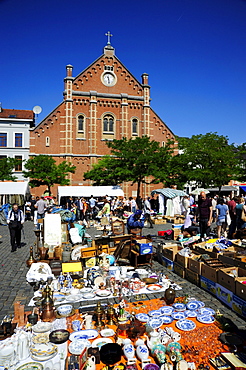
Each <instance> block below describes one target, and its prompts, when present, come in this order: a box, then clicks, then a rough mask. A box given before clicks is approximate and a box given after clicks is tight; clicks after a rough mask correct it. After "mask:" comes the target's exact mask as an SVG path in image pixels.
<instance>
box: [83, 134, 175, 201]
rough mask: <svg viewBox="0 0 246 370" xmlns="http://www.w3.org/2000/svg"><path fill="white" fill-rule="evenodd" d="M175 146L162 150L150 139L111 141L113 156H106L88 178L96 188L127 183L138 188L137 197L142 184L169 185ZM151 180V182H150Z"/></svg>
mask: <svg viewBox="0 0 246 370" xmlns="http://www.w3.org/2000/svg"><path fill="white" fill-rule="evenodd" d="M172 144H173V143H172V142H169V143H168V144H167V145H166V146H165V147H160V145H159V142H157V141H155V140H150V138H149V137H147V136H143V137H136V138H135V139H133V138H131V139H129V140H128V139H126V138H125V137H124V138H122V139H120V140H116V139H115V140H113V141H107V142H106V145H107V146H108V148H110V149H111V155H108V156H104V157H103V158H102V159H101V160H100V161H99V162H98V163H97V164H95V165H94V166H93V168H92V169H91V170H90V171H88V172H86V173H84V178H85V179H89V180H92V181H94V184H95V185H116V184H120V183H122V182H125V181H131V183H132V184H137V197H139V195H140V185H141V184H142V183H158V182H165V181H166V179H168V176H169V163H170V159H171V155H172ZM150 177H151V178H150Z"/></svg>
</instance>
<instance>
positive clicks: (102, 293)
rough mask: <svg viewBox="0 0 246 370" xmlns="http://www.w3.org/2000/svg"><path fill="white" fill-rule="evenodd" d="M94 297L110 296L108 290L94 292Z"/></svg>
mask: <svg viewBox="0 0 246 370" xmlns="http://www.w3.org/2000/svg"><path fill="white" fill-rule="evenodd" d="M96 295H98V297H108V296H109V295H111V292H110V290H106V289H105V290H100V289H99V290H97V291H96Z"/></svg>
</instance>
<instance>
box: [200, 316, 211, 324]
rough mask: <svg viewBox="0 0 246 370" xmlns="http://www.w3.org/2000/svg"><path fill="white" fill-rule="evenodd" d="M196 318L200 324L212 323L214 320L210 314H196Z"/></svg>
mask: <svg viewBox="0 0 246 370" xmlns="http://www.w3.org/2000/svg"><path fill="white" fill-rule="evenodd" d="M196 319H197V321H200V322H201V323H202V324H213V322H215V318H214V317H213V316H212V315H198V316H197V318H196Z"/></svg>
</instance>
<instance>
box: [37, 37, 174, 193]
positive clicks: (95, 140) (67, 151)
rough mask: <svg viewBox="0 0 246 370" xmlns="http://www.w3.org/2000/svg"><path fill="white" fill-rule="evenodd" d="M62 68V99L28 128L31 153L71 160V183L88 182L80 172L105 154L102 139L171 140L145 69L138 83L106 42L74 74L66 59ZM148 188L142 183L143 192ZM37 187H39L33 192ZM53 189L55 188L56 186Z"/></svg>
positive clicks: (127, 189) (128, 189) (127, 190)
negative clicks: (154, 106) (153, 102)
mask: <svg viewBox="0 0 246 370" xmlns="http://www.w3.org/2000/svg"><path fill="white" fill-rule="evenodd" d="M66 71H67V75H66V77H65V79H64V84H65V86H64V93H63V95H64V100H63V102H62V103H61V104H60V105H58V107H56V108H55V109H54V110H53V111H52V112H51V113H50V114H49V115H48V116H47V117H46V118H45V119H44V120H43V121H42V122H41V123H39V124H38V125H37V126H36V127H35V128H34V129H33V130H31V134H30V155H38V154H49V155H52V156H53V157H54V158H55V159H56V161H57V163H60V162H61V161H63V160H64V159H66V160H68V161H70V162H71V163H72V164H73V165H76V167H77V169H76V173H75V174H71V175H70V181H71V185H90V182H89V181H83V173H84V172H86V171H88V170H89V169H90V168H91V166H92V164H93V163H95V162H96V161H98V159H99V158H100V157H101V156H103V155H105V154H109V149H108V148H107V146H106V144H105V140H106V139H109V140H110V139H114V138H115V139H120V138H122V137H123V136H125V137H127V138H130V137H134V136H137V135H138V136H142V135H148V136H150V138H151V139H153V140H156V141H159V142H160V143H161V145H165V144H164V143H165V142H166V141H167V140H168V139H171V140H175V137H174V134H173V133H172V131H171V130H170V129H169V128H168V127H167V126H166V124H165V123H164V122H163V121H162V120H161V118H160V117H159V116H158V115H157V114H156V113H155V112H154V111H153V109H152V108H151V107H150V86H149V85H148V75H147V74H146V73H144V74H143V75H142V82H141V83H140V82H139V81H138V80H137V79H136V78H135V77H134V76H133V75H132V74H131V72H129V71H128V69H127V68H126V67H125V66H124V65H123V64H122V63H121V62H120V60H119V59H118V58H117V57H116V56H115V50H114V48H113V47H112V46H111V45H110V44H109V43H108V44H107V46H105V48H104V53H103V55H102V56H100V57H99V58H98V59H97V60H96V61H95V62H93V63H92V64H91V65H90V66H89V67H87V68H86V69H85V70H84V71H83V72H81V73H80V74H79V75H78V76H77V77H73V75H72V73H73V67H72V66H71V65H67V67H66ZM158 187H160V186H158V185H157V186H156V185H155V188H158ZM152 189H153V187H152V186H150V185H144V186H143V189H142V195H145V194H149V193H150V190H152ZM42 190H43V189H40V188H39V189H38V192H37V193H38V194H40V192H41V191H42ZM52 190H53V194H55V193H56V189H55V187H54V188H53V189H52ZM123 190H124V191H125V194H126V196H131V195H135V193H134V191H135V190H136V187H131V186H129V184H124V185H123ZM34 193H36V192H34Z"/></svg>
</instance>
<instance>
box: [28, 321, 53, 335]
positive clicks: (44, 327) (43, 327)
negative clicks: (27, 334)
mask: <svg viewBox="0 0 246 370" xmlns="http://www.w3.org/2000/svg"><path fill="white" fill-rule="evenodd" d="M51 328H52V324H51V323H50V322H41V321H39V322H38V323H37V324H35V325H33V327H32V331H33V332H34V333H45V332H46V331H49V330H51Z"/></svg>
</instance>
